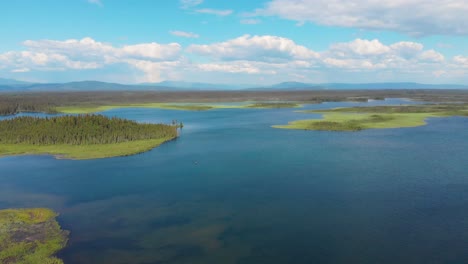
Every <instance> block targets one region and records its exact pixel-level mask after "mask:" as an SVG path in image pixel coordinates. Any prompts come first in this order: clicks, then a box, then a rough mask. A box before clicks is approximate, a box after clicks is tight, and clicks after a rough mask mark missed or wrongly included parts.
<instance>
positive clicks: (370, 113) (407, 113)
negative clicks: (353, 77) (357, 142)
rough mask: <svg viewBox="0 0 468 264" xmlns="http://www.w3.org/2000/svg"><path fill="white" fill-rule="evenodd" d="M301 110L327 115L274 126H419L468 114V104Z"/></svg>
mask: <svg viewBox="0 0 468 264" xmlns="http://www.w3.org/2000/svg"><path fill="white" fill-rule="evenodd" d="M301 112H303V113H319V114H323V118H322V119H306V120H297V121H292V122H289V123H288V124H287V125H275V126H273V127H274V128H282V129H301V130H327V131H360V130H364V129H383V128H403V127H417V126H423V125H425V124H426V121H425V120H426V119H427V118H429V117H448V116H468V105H466V104H453V105H411V106H407V105H402V106H373V107H349V108H335V109H330V110H307V111H301Z"/></svg>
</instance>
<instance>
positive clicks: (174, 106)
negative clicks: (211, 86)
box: [54, 102, 302, 114]
mask: <svg viewBox="0 0 468 264" xmlns="http://www.w3.org/2000/svg"><path fill="white" fill-rule="evenodd" d="M301 106H302V105H300V104H296V103H283V102H258V103H248V102H247V103H245V102H244V103H239V104H205V103H145V104H121V105H100V106H95V105H93V106H89V105H76V106H61V107H56V108H55V109H54V110H55V111H57V112H59V113H64V114H90V113H97V112H102V111H107V110H111V109H118V108H157V109H168V110H182V111H206V110H213V109H242V108H256V109H272V108H297V107H301Z"/></svg>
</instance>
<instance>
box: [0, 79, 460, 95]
mask: <svg viewBox="0 0 468 264" xmlns="http://www.w3.org/2000/svg"><path fill="white" fill-rule="evenodd" d="M333 89H336V90H351V89H468V85H458V84H421V83H409V82H405V83H403V82H395V83H393V82H389V83H322V84H312V83H301V82H283V83H279V84H275V85H270V86H258V85H229V84H212V83H196V82H193V83H192V82H174V81H164V82H160V83H141V84H135V85H130V84H119V83H108V82H98V81H81V82H67V83H29V82H22V81H17V80H12V79H2V78H0V92H2V91H3V92H14V91H125V90H145V91H179V90H185V91H186V90H257V91H262V90H333Z"/></svg>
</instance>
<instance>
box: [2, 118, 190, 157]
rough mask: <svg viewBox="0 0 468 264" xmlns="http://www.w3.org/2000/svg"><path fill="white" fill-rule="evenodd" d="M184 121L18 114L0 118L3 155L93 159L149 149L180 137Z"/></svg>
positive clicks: (125, 154)
mask: <svg viewBox="0 0 468 264" xmlns="http://www.w3.org/2000/svg"><path fill="white" fill-rule="evenodd" d="M181 126H182V125H181V123H175V122H174V123H173V124H171V125H165V124H140V123H137V122H135V121H131V120H126V119H121V118H116V117H113V118H109V117H106V116H103V115H77V116H70V115H67V116H58V117H46V118H39V117H16V118H13V119H5V120H2V121H0V156H6V155H20V154H52V155H55V156H58V157H62V158H72V159H93V158H105V157H115V156H127V155H132V154H136V153H141V152H144V151H148V150H150V149H152V148H154V147H156V146H158V145H160V144H162V143H164V142H166V141H168V140H171V139H174V138H176V137H177V136H178V128H179V127H181Z"/></svg>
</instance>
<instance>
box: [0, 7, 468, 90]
mask: <svg viewBox="0 0 468 264" xmlns="http://www.w3.org/2000/svg"><path fill="white" fill-rule="evenodd" d="M0 7H1V8H0V10H1V11H0V12H1V16H0V24H1V25H2V26H1V27H0V36H2V38H1V40H2V41H0V77H2V78H13V79H18V80H25V81H39V82H67V81H81V80H100V81H109V82H121V83H140V82H160V81H165V80H174V81H190V82H210V83H237V84H242V83H243V84H272V83H277V82H283V81H300V82H311V83H325V82H407V81H410V82H422V83H460V84H468V16H467V15H466V14H468V2H466V1H465V0H439V1H434V0H393V1H387V2H382V1H377V0H367V1H359V0H347V1H345V0H294V1H293V0H237V1H222V0H180V1H179V0H170V1H169V0H158V1H150V0H138V1H130V0H126V1H124V0H100V1H99V0H68V1H63V0H41V1H36V0H16V1H3V2H2V3H0Z"/></svg>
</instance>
